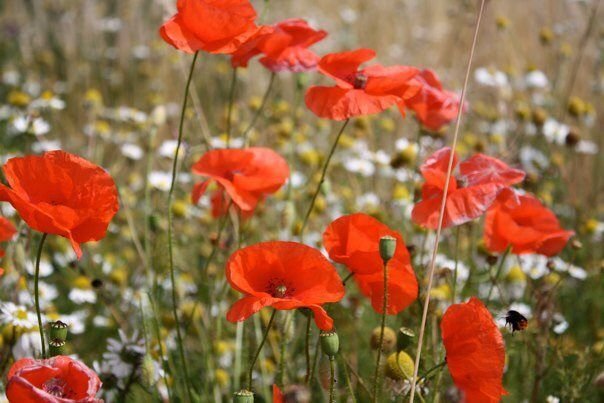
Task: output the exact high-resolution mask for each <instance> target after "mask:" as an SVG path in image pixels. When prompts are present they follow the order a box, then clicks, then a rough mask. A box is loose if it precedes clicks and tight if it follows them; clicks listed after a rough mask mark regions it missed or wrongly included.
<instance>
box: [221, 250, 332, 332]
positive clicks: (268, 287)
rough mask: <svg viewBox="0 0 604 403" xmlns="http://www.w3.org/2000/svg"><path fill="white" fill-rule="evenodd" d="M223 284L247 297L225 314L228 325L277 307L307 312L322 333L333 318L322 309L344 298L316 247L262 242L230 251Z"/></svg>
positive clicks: (328, 326) (329, 328)
mask: <svg viewBox="0 0 604 403" xmlns="http://www.w3.org/2000/svg"><path fill="white" fill-rule="evenodd" d="M226 275H227V280H228V281H229V283H230V284H231V287H233V288H234V289H235V290H237V291H239V292H241V293H243V294H245V296H244V297H243V298H241V299H240V300H239V301H237V302H236V303H235V304H234V305H233V306H232V307H231V309H230V310H229V312H228V313H227V320H229V321H230V322H237V321H242V320H245V319H247V318H248V317H250V316H251V315H252V314H254V313H256V312H258V311H259V310H260V309H262V308H264V307H266V306H272V307H273V308H275V309H283V310H289V309H297V308H309V309H311V310H312V311H313V313H314V316H315V323H316V324H317V326H318V327H319V328H320V329H322V330H331V329H332V327H333V320H332V319H331V318H330V317H329V315H327V312H326V311H325V310H324V309H323V308H322V307H321V305H322V304H325V303H328V302H337V301H339V300H341V299H342V298H343V297H344V286H343V285H342V280H341V279H340V277H339V276H338V273H337V272H336V270H335V268H334V267H333V266H332V265H331V263H329V261H328V260H327V259H326V258H325V257H324V256H323V255H322V254H321V252H319V251H318V250H316V249H313V248H311V247H309V246H306V245H303V244H300V243H296V242H281V241H274V242H262V243H259V244H256V245H253V246H248V247H246V248H243V249H240V250H238V251H237V252H235V253H233V255H231V257H230V258H229V261H228V262H227V268H226Z"/></svg>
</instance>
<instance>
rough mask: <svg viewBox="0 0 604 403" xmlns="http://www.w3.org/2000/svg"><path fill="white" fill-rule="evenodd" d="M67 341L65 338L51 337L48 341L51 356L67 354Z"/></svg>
mask: <svg viewBox="0 0 604 403" xmlns="http://www.w3.org/2000/svg"><path fill="white" fill-rule="evenodd" d="M66 344H67V343H66V342H65V340H60V339H50V341H49V342H48V347H49V348H48V353H49V355H50V356H51V357H56V356H57V355H64V354H65V345H66Z"/></svg>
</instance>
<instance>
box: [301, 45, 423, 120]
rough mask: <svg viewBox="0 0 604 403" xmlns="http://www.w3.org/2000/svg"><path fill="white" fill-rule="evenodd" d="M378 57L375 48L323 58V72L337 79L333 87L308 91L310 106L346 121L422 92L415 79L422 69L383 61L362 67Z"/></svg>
mask: <svg viewBox="0 0 604 403" xmlns="http://www.w3.org/2000/svg"><path fill="white" fill-rule="evenodd" d="M374 57H375V52H374V51H373V50H371V49H357V50H353V51H349V52H341V53H330V54H328V55H325V56H323V58H322V59H321V60H320V61H319V64H318V68H319V71H320V72H321V73H323V74H325V75H326V76H329V77H331V78H333V79H334V80H335V81H336V85H335V86H333V87H321V86H314V87H311V88H309V90H308V91H307V92H306V97H305V100H306V106H307V107H308V108H309V109H310V110H311V111H312V112H313V113H314V114H315V115H317V116H319V117H322V118H328V119H334V120H345V119H348V118H351V117H353V116H360V115H370V114H375V113H379V112H382V111H383V110H386V109H388V108H389V107H391V106H392V105H394V104H396V103H397V102H400V101H402V100H403V99H406V98H409V97H411V96H412V95H414V94H415V93H416V92H417V91H419V83H418V82H417V81H414V80H412V78H413V77H415V75H417V73H418V70H417V69H416V68H414V67H409V66H392V67H383V66H381V65H379V64H376V65H373V66H370V67H367V68H365V69H362V70H359V66H360V65H361V64H362V63H364V62H366V61H368V60H371V59H373V58H374Z"/></svg>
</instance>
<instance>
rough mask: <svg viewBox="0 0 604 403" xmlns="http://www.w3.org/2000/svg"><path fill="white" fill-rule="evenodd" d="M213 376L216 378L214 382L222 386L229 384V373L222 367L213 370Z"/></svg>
mask: <svg viewBox="0 0 604 403" xmlns="http://www.w3.org/2000/svg"><path fill="white" fill-rule="evenodd" d="M214 378H215V379H216V383H217V384H218V385H220V386H221V387H223V388H224V387H227V386H228V384H229V373H228V372H227V371H225V370H224V369H222V368H218V369H217V370H216V371H215V372H214Z"/></svg>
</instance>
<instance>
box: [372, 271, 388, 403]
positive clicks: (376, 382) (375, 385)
mask: <svg viewBox="0 0 604 403" xmlns="http://www.w3.org/2000/svg"><path fill="white" fill-rule="evenodd" d="M387 309H388V262H387V261H385V262H384V301H383V304H382V324H381V326H380V342H379V344H378V351H377V359H376V362H375V374H374V376H373V401H374V402H377V401H378V397H379V394H380V392H381V388H380V361H381V359H382V350H383V348H384V328H385V327H386V310H387Z"/></svg>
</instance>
